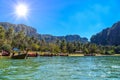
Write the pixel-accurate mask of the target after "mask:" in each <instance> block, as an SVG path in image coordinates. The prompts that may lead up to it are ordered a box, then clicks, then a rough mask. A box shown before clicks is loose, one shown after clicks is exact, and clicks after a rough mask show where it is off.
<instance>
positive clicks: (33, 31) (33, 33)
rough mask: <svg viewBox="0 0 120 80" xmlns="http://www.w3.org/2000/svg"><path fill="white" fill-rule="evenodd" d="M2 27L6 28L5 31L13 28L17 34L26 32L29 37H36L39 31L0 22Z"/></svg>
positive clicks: (21, 25) (20, 25)
mask: <svg viewBox="0 0 120 80" xmlns="http://www.w3.org/2000/svg"><path fill="white" fill-rule="evenodd" d="M0 26H2V27H4V29H6V30H7V29H9V28H10V27H13V28H14V30H15V32H18V31H24V32H25V34H26V35H28V36H35V35H36V34H37V30H36V29H34V28H32V27H30V26H26V25H24V24H11V23H8V22H0Z"/></svg>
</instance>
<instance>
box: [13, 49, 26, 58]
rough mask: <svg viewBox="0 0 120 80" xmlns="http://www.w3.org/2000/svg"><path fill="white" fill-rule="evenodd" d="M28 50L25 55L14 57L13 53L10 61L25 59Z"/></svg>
mask: <svg viewBox="0 0 120 80" xmlns="http://www.w3.org/2000/svg"><path fill="white" fill-rule="evenodd" d="M27 53H28V50H27V51H26V53H23V54H18V55H14V54H15V53H13V54H12V56H11V59H25V58H26V57H27V55H28V54H27Z"/></svg>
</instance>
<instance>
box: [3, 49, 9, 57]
mask: <svg viewBox="0 0 120 80" xmlns="http://www.w3.org/2000/svg"><path fill="white" fill-rule="evenodd" d="M2 56H10V52H9V51H5V50H2Z"/></svg>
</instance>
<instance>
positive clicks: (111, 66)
mask: <svg viewBox="0 0 120 80" xmlns="http://www.w3.org/2000/svg"><path fill="white" fill-rule="evenodd" d="M111 67H112V68H120V66H111Z"/></svg>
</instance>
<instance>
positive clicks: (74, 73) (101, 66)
mask: <svg viewBox="0 0 120 80" xmlns="http://www.w3.org/2000/svg"><path fill="white" fill-rule="evenodd" d="M0 80H120V57H114V56H106V57H105V56H104V57H37V58H29V59H24V60H12V59H6V58H5V59H0Z"/></svg>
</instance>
